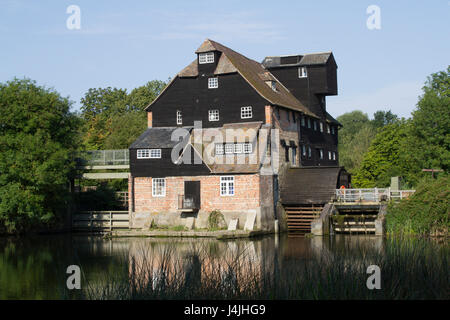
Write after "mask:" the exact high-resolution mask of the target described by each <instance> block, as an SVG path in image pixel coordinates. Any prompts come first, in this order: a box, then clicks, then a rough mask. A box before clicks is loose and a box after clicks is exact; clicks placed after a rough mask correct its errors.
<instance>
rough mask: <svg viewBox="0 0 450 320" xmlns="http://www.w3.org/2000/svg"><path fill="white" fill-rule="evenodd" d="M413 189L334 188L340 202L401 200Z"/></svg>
mask: <svg viewBox="0 0 450 320" xmlns="http://www.w3.org/2000/svg"><path fill="white" fill-rule="evenodd" d="M414 192H415V190H391V188H373V189H336V194H335V195H336V200H337V201H340V202H380V201H389V200H401V199H404V198H407V197H409V196H410V195H411V194H413V193H414Z"/></svg>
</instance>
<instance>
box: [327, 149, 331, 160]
mask: <svg viewBox="0 0 450 320" xmlns="http://www.w3.org/2000/svg"><path fill="white" fill-rule="evenodd" d="M328 160H331V151H328Z"/></svg>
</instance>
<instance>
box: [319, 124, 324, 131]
mask: <svg viewBox="0 0 450 320" xmlns="http://www.w3.org/2000/svg"><path fill="white" fill-rule="evenodd" d="M319 126H320V132H323V123H322V122H319Z"/></svg>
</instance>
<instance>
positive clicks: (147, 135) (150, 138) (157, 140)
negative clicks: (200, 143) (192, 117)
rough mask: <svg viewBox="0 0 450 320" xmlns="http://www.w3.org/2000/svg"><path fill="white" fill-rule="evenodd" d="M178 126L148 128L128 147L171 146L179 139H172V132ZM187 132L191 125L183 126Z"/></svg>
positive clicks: (162, 147)
mask: <svg viewBox="0 0 450 320" xmlns="http://www.w3.org/2000/svg"><path fill="white" fill-rule="evenodd" d="M177 129H179V128H177V127H157V128H148V129H147V130H145V131H144V133H143V134H141V135H140V136H139V138H137V139H136V141H135V142H133V144H132V145H131V146H130V149H138V148H161V149H166V148H167V149H168V148H173V147H174V146H175V145H176V144H177V143H179V141H172V133H173V132H174V131H175V130H177ZM183 129H186V130H187V132H190V131H191V130H192V127H183Z"/></svg>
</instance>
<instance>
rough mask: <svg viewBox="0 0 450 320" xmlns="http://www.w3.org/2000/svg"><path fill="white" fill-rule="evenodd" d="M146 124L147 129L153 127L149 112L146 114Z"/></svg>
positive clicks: (151, 116)
mask: <svg viewBox="0 0 450 320" xmlns="http://www.w3.org/2000/svg"><path fill="white" fill-rule="evenodd" d="M147 123H148V127H149V128H151V127H152V126H153V115H152V112H151V111H149V112H147Z"/></svg>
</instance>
